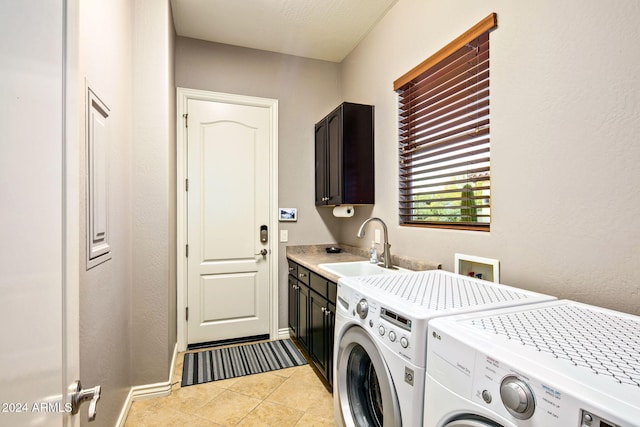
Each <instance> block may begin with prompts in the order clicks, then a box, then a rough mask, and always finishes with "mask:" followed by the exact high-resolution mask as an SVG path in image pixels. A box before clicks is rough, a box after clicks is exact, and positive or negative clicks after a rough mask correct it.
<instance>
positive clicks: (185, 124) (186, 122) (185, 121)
mask: <svg viewBox="0 0 640 427" xmlns="http://www.w3.org/2000/svg"><path fill="white" fill-rule="evenodd" d="M182 117H184V127H186V128H188V127H189V123H188V121H187V120H188V118H189V114H188V113H185V114H183V115H182Z"/></svg>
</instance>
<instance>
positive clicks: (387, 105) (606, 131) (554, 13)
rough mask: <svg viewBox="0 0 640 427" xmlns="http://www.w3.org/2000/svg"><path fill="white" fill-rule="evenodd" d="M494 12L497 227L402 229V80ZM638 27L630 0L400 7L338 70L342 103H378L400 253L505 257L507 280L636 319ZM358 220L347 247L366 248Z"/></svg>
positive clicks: (382, 157) (639, 14) (449, 263)
mask: <svg viewBox="0 0 640 427" xmlns="http://www.w3.org/2000/svg"><path fill="white" fill-rule="evenodd" d="M491 12H496V13H497V14H498V28H497V29H496V30H495V31H493V32H492V33H491V136H492V138H491V150H492V161H491V172H492V178H491V179H492V224H491V232H490V233H481V232H469V231H451V230H434V229H417V228H410V227H400V226H399V225H398V213H397V200H398V189H397V187H398V185H397V182H398V179H397V154H396V150H397V118H396V117H397V111H396V109H397V97H396V94H395V93H394V92H393V89H392V84H393V81H394V80H395V79H397V78H398V77H400V76H401V75H402V74H404V73H405V72H406V71H408V70H409V69H411V68H412V67H414V66H415V65H417V64H419V63H420V62H421V61H423V60H424V59H426V58H427V57H429V56H430V55H431V54H433V53H434V52H436V51H437V50H438V49H440V48H441V47H442V46H444V45H445V44H446V43H448V42H449V41H451V40H453V39H454V38H455V37H457V36H458V35H460V34H462V33H463V32H464V31H465V30H467V29H468V28H470V27H471V26H472V25H474V24H475V23H476V22H478V21H480V20H481V19H482V18H484V17H485V16H487V15H488V14H489V13H491ZM639 19H640V9H638V7H637V2H636V1H635V0H622V1H617V2H614V3H602V2H599V1H594V0H590V1H577V0H571V1H565V2H562V4H560V3H558V2H553V1H547V0H545V1H536V2H534V3H533V4H532V3H530V2H529V3H526V2H512V1H508V0H497V1H494V2H490V4H489V3H487V2H468V1H464V0H453V1H446V2H444V1H429V2H425V1H422V0H400V1H399V2H398V3H397V4H396V5H395V6H394V7H393V9H391V11H390V12H389V13H388V14H387V15H386V16H385V18H384V19H383V20H381V21H380V22H379V24H378V25H377V26H376V27H375V28H374V30H373V31H372V32H371V33H370V34H369V35H368V37H366V38H365V39H364V40H363V41H362V43H360V45H359V46H358V47H357V48H356V49H355V50H354V51H353V52H352V53H351V55H350V56H349V57H348V58H347V59H346V60H345V61H344V62H343V63H342V67H341V84H342V89H343V90H342V93H341V95H342V96H343V97H344V98H346V99H349V98H358V99H361V100H364V101H366V102H370V103H373V104H375V105H376V184H377V188H376V202H377V203H376V205H375V208H374V209H373V214H374V215H376V216H380V217H382V218H383V219H384V220H386V221H387V224H388V225H389V226H390V228H389V236H390V237H389V238H390V241H391V243H392V245H393V250H394V252H395V253H397V254H400V253H401V254H406V255H411V256H416V257H420V258H427V259H430V260H433V261H438V262H442V264H443V267H444V268H445V269H447V270H453V268H454V266H453V260H454V253H456V252H460V253H466V254H472V255H478V256H484V257H489V258H497V259H499V260H500V262H501V265H500V267H501V279H502V281H503V282H504V283H508V284H514V285H516V286H521V287H524V288H527V289H531V290H534V291H539V292H544V293H550V294H553V295H557V296H559V297H561V298H570V299H575V300H578V301H583V302H586V303H590V304H596V305H601V306H604V307H609V308H613V309H617V310H621V311H625V312H629V313H634V314H640V280H638V274H637V266H638V265H640V250H639V249H640V202H638V199H637V197H635V195H634V193H635V185H636V183H638V182H639V181H640V169H638V167H637V164H638V161H640V145H638V133H639V132H640V92H638V90H637V89H638V75H639V74H640V50H639V49H638V48H637V41H638V39H639V36H640V30H639V29H638V26H637V22H638V20H639ZM400 28H401V29H402V31H399V29H400ZM372 70H375V72H372ZM363 219H365V218H364V217H363V216H359V217H355V218H353V219H350V220H347V221H345V222H344V223H343V227H342V230H341V234H340V238H341V240H343V241H345V242H347V243H351V244H356V245H363V246H365V244H366V242H362V241H358V240H357V239H355V234H356V230H357V227H358V226H359V224H360V222H361V221H362V220H363Z"/></svg>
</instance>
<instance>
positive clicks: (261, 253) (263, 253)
mask: <svg viewBox="0 0 640 427" xmlns="http://www.w3.org/2000/svg"><path fill="white" fill-rule="evenodd" d="M267 253H268V251H267V250H266V249H263V250H261V251H260V252H258V253H257V254H256V255H262V256H267Z"/></svg>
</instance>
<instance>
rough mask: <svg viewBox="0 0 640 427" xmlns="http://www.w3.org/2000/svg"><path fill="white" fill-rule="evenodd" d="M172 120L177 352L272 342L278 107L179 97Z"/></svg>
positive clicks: (207, 96)
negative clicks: (264, 237)
mask: <svg viewBox="0 0 640 427" xmlns="http://www.w3.org/2000/svg"><path fill="white" fill-rule="evenodd" d="M187 115H188V116H187ZM178 120H179V121H178V124H179V126H178V153H177V157H178V181H179V185H178V187H179V190H178V197H177V198H178V203H179V206H178V230H179V231H178V245H179V246H178V248H179V251H178V254H179V255H178V256H179V260H178V308H179V312H180V310H181V309H184V310H185V311H182V313H185V316H184V317H183V316H180V315H179V316H178V346H179V348H180V349H184V348H186V346H187V345H188V344H191V343H199V342H208V341H218V340H225V339H233V338H239V337H245V336H253V335H262V334H268V335H269V336H270V337H272V338H275V337H276V336H277V333H278V326H277V316H278V303H277V302H278V298H277V277H278V272H277V259H278V258H277V257H278V254H277V246H278V245H277V243H276V242H277V241H276V240H273V239H274V238H275V237H276V235H277V227H278V223H277V218H276V215H275V214H274V213H275V210H276V209H275V207H276V201H277V100H272V99H264V98H255V97H246V96H237V95H228V94H221V93H212V92H205V91H197V90H192V89H183V88H179V89H178ZM187 123H188V127H187V126H186V125H187ZM186 179H188V180H189V183H188V191H186V181H184V180H186ZM262 225H265V226H267V228H268V231H269V239H268V241H267V242H261V241H260V227H261V226H262ZM186 245H188V257H187V256H186V251H187V249H186ZM181 247H182V248H184V249H183V250H180V248H181ZM262 250H266V252H267V253H266V255H261V254H260V252H261V251H262ZM187 306H188V317H189V321H188V322H187V321H185V319H186V308H187Z"/></svg>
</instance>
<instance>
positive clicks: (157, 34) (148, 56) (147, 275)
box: [130, 0, 176, 385]
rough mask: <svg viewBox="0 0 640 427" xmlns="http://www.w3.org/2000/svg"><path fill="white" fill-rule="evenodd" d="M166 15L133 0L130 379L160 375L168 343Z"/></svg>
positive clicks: (153, 3)
mask: <svg viewBox="0 0 640 427" xmlns="http://www.w3.org/2000/svg"><path fill="white" fill-rule="evenodd" d="M174 38H175V36H174V32H173V20H172V18H171V10H170V7H169V2H168V1H163V2H158V1H157V0H136V2H135V8H134V38H133V74H134V80H133V105H134V107H133V116H134V122H133V175H132V193H133V200H132V206H133V209H132V210H131V212H130V214H131V219H132V226H133V239H132V258H133V281H132V298H133V310H132V319H131V321H132V323H131V337H132V358H131V366H132V368H133V370H132V382H133V384H134V385H140V384H153V383H157V382H163V381H167V380H168V373H169V370H170V368H171V358H172V356H173V350H174V347H175V344H176V225H175V222H176V172H175V171H176V158H175V124H176V123H175V85H174V81H173V79H174V77H173V43H174Z"/></svg>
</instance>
